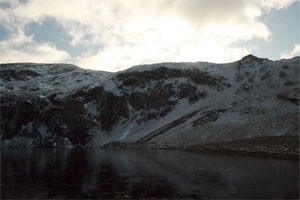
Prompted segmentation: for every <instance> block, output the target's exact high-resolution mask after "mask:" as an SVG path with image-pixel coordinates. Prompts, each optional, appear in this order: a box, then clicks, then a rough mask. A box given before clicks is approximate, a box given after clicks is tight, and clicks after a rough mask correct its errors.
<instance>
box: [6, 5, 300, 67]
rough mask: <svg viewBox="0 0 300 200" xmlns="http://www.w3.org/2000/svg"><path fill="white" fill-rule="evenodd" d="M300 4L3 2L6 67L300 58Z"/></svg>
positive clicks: (104, 65)
mask: <svg viewBox="0 0 300 200" xmlns="http://www.w3.org/2000/svg"><path fill="white" fill-rule="evenodd" d="M299 21H300V1H299V0H0V63H12V62H38V63H72V64H75V65H77V66H80V67H82V68H88V69H95V70H102V71H112V72H114V71H119V70H124V69H126V68H129V67H131V66H133V65H139V64H151V63H160V62H196V61H206V62H215V63H226V62H232V61H235V60H238V59H240V58H241V57H243V56H245V55H248V54H253V55H255V56H258V57H263V58H269V59H271V60H278V59H282V58H291V57H294V56H299V55H300V38H299V37H300V33H299V30H300V22H299Z"/></svg>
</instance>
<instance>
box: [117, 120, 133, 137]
mask: <svg viewBox="0 0 300 200" xmlns="http://www.w3.org/2000/svg"><path fill="white" fill-rule="evenodd" d="M133 126H134V123H131V124H129V125H128V126H127V127H126V128H125V130H124V131H123V133H122V135H121V137H120V138H119V139H118V141H120V140H123V139H125V138H126V137H127V136H128V134H129V132H130V129H131V128H132V127H133Z"/></svg>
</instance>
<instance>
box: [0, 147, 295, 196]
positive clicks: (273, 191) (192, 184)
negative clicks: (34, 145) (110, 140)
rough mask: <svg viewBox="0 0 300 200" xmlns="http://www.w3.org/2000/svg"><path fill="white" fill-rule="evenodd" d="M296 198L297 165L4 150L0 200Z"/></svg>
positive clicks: (180, 155) (176, 155) (194, 156)
mask: <svg viewBox="0 0 300 200" xmlns="http://www.w3.org/2000/svg"><path fill="white" fill-rule="evenodd" d="M150 197H158V198H230V199H232V198H239V199H241V198H255V199H258V198H259V199H266V198H272V199H273V198H298V197H299V163H298V162H297V161H292V160H283V159H275V158H265V157H254V156H247V155H221V154H205V153H196V152H184V151H170V150H169V151H168V150H103V149H96V150H84V149H56V150H55V149H17V150H13V149H2V152H1V198H0V199H5V198H14V199H24V198H30V199H32V198H38V199H44V198H76V199H84V198H105V199H112V198H121V199H124V198H150Z"/></svg>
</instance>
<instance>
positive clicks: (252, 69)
mask: <svg viewBox="0 0 300 200" xmlns="http://www.w3.org/2000/svg"><path fill="white" fill-rule="evenodd" d="M299 60H300V59H299V57H295V58H293V59H289V60H279V61H270V60H268V59H260V58H257V57H254V56H252V55H249V56H246V57H244V58H242V59H241V60H239V61H236V62H233V63H228V64H213V63H203V62H199V63H162V64H154V65H142V66H136V67H133V68H130V69H128V70H125V71H120V72H117V73H109V72H100V71H91V70H84V69H80V68H78V67H76V66H73V65H67V64H34V63H18V64H1V66H0V67H1V71H0V73H1V74H0V75H1V79H0V83H1V88H0V89H1V90H0V92H1V129H0V131H1V146H2V147H20V146H23V147H32V146H34V147H39V146H75V145H80V146H91V147H100V146H106V145H117V146H120V145H121V146H124V145H125V146H132V147H143V148H144V147H155V148H158V147H159V148H195V147H198V148H200V147H201V148H203V147H205V148H206V147H214V148H216V146H218V147H219V145H217V144H222V145H223V146H225V147H226V148H227V149H230V148H231V146H234V148H235V149H236V148H240V147H239V146H237V143H238V141H256V140H255V138H268V137H270V138H271V137H272V138H273V137H277V136H278V138H280V137H279V136H284V138H286V137H288V138H293V139H292V140H293V141H296V142H297V144H299V140H298V134H299ZM266 140H267V139H266ZM259 141H260V143H259V145H261V143H262V142H261V140H259ZM225 143H226V144H235V145H227V146H226V145H224V144H225ZM240 143H241V144H244V143H245V142H240ZM279 143H280V141H279ZM244 146H245V144H244ZM241 148H242V147H241ZM287 148H289V147H287ZM293 148H294V147H293ZM231 149H232V148H231ZM248 149H249V148H248ZM256 149H257V148H256ZM262 149H263V148H262ZM255 151H258V150H255ZM262 151H263V150H262ZM287 152H292V153H293V152H294V153H299V151H298V149H295V150H293V151H292V150H290V149H289V150H287Z"/></svg>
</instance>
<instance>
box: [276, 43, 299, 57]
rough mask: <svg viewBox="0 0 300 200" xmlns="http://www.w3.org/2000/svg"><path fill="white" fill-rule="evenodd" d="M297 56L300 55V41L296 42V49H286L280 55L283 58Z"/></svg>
mask: <svg viewBox="0 0 300 200" xmlns="http://www.w3.org/2000/svg"><path fill="white" fill-rule="evenodd" d="M295 56H300V43H299V44H295V46H294V49H293V50H291V51H285V52H283V53H282V54H281V55H280V58H281V59H284V58H293V57H295Z"/></svg>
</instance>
